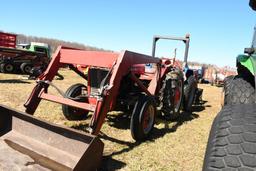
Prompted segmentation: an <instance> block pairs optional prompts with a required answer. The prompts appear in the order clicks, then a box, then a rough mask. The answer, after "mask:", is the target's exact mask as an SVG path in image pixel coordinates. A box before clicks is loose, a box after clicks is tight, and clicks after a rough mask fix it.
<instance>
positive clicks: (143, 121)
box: [130, 96, 156, 141]
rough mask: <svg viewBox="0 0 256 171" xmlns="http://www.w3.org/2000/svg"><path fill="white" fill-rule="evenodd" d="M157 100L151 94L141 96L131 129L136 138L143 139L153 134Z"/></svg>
mask: <svg viewBox="0 0 256 171" xmlns="http://www.w3.org/2000/svg"><path fill="white" fill-rule="evenodd" d="M155 104H156V103H155V100H154V99H153V98H152V97H149V96H141V97H139V99H138V101H137V102H136V104H135V107H134V109H133V112H132V117H131V122H130V129H131V134H132V137H133V139H134V140H136V141H143V140H145V139H146V138H148V136H149V135H150V134H151V132H152V130H153V128H154V124H155V116H156V105H155Z"/></svg>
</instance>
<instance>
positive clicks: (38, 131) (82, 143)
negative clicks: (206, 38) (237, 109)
mask: <svg viewBox="0 0 256 171" xmlns="http://www.w3.org/2000/svg"><path fill="white" fill-rule="evenodd" d="M156 39H158V38H156ZM156 39H155V38H154V40H156ZM174 39H175V40H181V41H183V42H184V43H185V44H186V48H187V51H186V52H188V44H189V40H190V38H189V36H186V37H185V38H174ZM155 43H156V41H154V43H153V48H155ZM186 59H187V53H186V54H185V62H186ZM66 66H68V67H69V68H70V70H72V71H73V72H75V73H76V74H78V75H79V76H81V77H82V78H83V79H84V82H83V83H77V84H74V85H71V86H70V87H69V88H68V90H67V91H66V92H65V93H63V91H62V90H60V89H59V88H58V87H57V86H56V85H54V83H53V82H52V80H53V78H54V76H55V75H56V74H57V72H58V70H59V69H60V68H61V67H66ZM78 66H79V67H78ZM183 82H184V76H183V72H182V69H181V67H180V66H178V65H177V62H175V60H173V59H167V58H156V57H154V55H153V57H152V56H148V55H143V54H139V53H135V52H130V51H122V52H120V53H116V52H98V51H84V50H78V49H72V48H67V47H61V46H60V47H58V49H57V50H56V52H55V54H54V55H53V57H52V60H51V62H50V63H49V65H48V67H47V69H46V70H45V71H44V72H43V73H42V74H41V75H40V76H39V77H38V80H37V84H36V86H35V87H34V89H33V90H32V93H31V94H30V96H29V98H28V99H27V101H26V103H25V104H24V106H25V108H26V110H25V111H26V113H22V112H18V111H15V110H13V109H9V108H6V107H4V106H2V107H1V106H0V140H1V141H0V143H1V144H4V145H5V146H6V148H7V149H9V150H11V149H12V150H15V151H16V152H19V154H20V155H26V156H29V157H30V158H29V159H27V158H26V159H23V160H24V161H23V162H22V163H23V165H24V167H25V166H27V167H30V166H31V165H33V166H35V167H36V166H38V165H39V166H40V167H43V169H50V170H96V169H97V168H99V166H100V161H101V157H102V152H103V143H102V142H101V141H100V139H99V138H98V137H97V135H98V134H99V132H100V129H101V127H102V125H103V123H104V120H105V118H106V116H107V113H108V112H109V111H113V110H120V109H122V110H123V111H125V112H131V120H130V130H131V135H132V137H133V138H134V139H135V140H136V141H143V140H145V139H147V138H148V137H149V136H150V134H151V133H152V131H153V128H154V124H155V117H156V115H157V107H159V109H160V113H161V115H163V116H164V117H165V118H166V119H175V118H177V117H178V116H179V115H178V114H179V111H180V107H181V104H182V101H183V97H184V96H183ZM49 86H52V87H54V88H55V89H56V90H57V91H58V92H59V95H53V94H50V93H49V92H48V88H49ZM41 100H48V101H52V102H55V103H59V104H61V105H62V111H63V114H64V116H65V117H66V119H68V120H81V119H84V118H86V116H87V115H88V113H89V112H92V117H91V120H90V124H89V128H88V131H89V134H88V133H81V132H77V131H74V130H73V129H68V128H64V127H60V126H56V125H53V124H50V123H47V122H44V121H41V120H39V119H36V118H34V117H33V116H31V115H28V114H34V112H35V111H36V109H37V107H38V105H39V103H40V101H41ZM131 109H132V110H131ZM0 150H1V148H0ZM0 152H1V151H0ZM1 154H2V152H1ZM3 154H6V155H8V154H7V152H6V151H4V153H3ZM11 154H14V153H11ZM15 154H16V153H15ZM15 156H16V155H15ZM21 158H22V157H21ZM19 159H20V158H19ZM0 160H1V158H0ZM14 160H15V159H14ZM31 160H32V161H31ZM15 161H18V159H17V160H15ZM1 165H2V163H0V166H1ZM0 169H1V167H0ZM4 169H5V170H11V169H12V168H11V169H10V168H4ZM33 169H34V170H36V169H37V168H33Z"/></svg>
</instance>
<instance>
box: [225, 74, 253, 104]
mask: <svg viewBox="0 0 256 171" xmlns="http://www.w3.org/2000/svg"><path fill="white" fill-rule="evenodd" d="M248 103H255V88H254V87H253V86H252V85H251V84H250V83H249V82H247V81H246V80H245V79H243V78H242V77H241V76H235V77H234V78H233V79H232V77H229V78H227V80H226V82H225V84H224V105H229V104H232V105H235V104H248Z"/></svg>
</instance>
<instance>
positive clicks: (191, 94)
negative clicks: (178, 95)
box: [183, 76, 197, 112]
mask: <svg viewBox="0 0 256 171" xmlns="http://www.w3.org/2000/svg"><path fill="white" fill-rule="evenodd" d="M196 89H197V82H196V79H195V77H194V76H190V77H189V78H188V79H187V80H186V81H185V84H184V100H183V102H184V103H183V107H184V111H187V112H191V110H192V105H193V103H194V99H195V94H196Z"/></svg>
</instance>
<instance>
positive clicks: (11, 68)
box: [5, 64, 14, 72]
mask: <svg viewBox="0 0 256 171" xmlns="http://www.w3.org/2000/svg"><path fill="white" fill-rule="evenodd" d="M13 68H14V67H13V66H12V65H11V64H7V65H6V66H5V69H6V71H7V72H12V71H13Z"/></svg>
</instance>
